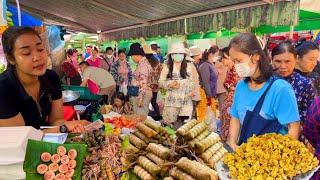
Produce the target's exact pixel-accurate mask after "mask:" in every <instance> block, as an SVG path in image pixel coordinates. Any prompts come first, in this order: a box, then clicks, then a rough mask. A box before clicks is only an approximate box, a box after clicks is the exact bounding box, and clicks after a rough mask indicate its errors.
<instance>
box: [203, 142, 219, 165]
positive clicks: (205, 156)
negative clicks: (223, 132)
mask: <svg viewBox="0 0 320 180" xmlns="http://www.w3.org/2000/svg"><path fill="white" fill-rule="evenodd" d="M222 146H223V145H222V143H221V142H219V143H216V144H214V145H213V146H211V147H210V148H209V149H207V150H206V151H205V152H204V153H202V154H201V155H200V157H201V159H202V160H204V161H205V162H208V161H209V159H210V158H211V157H212V156H213V155H214V154H215V153H216V152H217V151H218V150H219V149H220V148H221V147H222Z"/></svg>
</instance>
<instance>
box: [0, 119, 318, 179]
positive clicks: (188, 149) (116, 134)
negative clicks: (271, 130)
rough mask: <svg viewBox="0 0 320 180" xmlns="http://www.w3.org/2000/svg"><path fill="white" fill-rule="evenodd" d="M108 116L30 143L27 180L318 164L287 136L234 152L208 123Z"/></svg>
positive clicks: (186, 175)
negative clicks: (60, 135) (176, 123)
mask: <svg viewBox="0 0 320 180" xmlns="http://www.w3.org/2000/svg"><path fill="white" fill-rule="evenodd" d="M105 116H106V117H108V118H106V119H105V123H103V122H102V121H96V122H94V123H93V124H90V125H89V126H88V127H87V128H86V129H87V132H85V133H83V134H81V135H80V134H69V135H68V138H67V139H64V140H65V141H58V140H57V139H56V140H54V139H53V138H51V142H46V141H48V138H44V139H43V140H42V141H39V140H40V139H39V138H36V139H35V140H28V141H26V142H27V144H25V146H26V152H25V158H24V165H23V170H24V171H25V172H26V177H27V179H34V180H36V179H46V180H47V179H54V178H56V179H130V180H131V179H142V180H149V179H150V180H152V179H177V180H185V179H190V180H194V179H196V180H203V179H212V180H216V179H247V178H248V177H252V178H256V179H279V178H280V179H292V178H296V179H308V178H310V177H311V176H312V174H313V172H315V171H316V170H317V169H318V168H319V161H318V160H317V159H316V157H314V156H313V154H312V153H310V152H309V150H308V149H307V148H306V147H305V146H304V145H303V144H302V143H301V142H299V141H297V140H293V139H292V138H290V137H288V136H283V135H276V134H266V135H262V136H258V137H252V138H250V139H249V141H248V142H247V143H244V144H242V145H241V146H240V147H239V149H237V150H236V151H235V152H231V150H230V148H229V147H228V146H227V145H226V144H225V143H223V142H221V141H220V138H219V135H218V134H216V133H215V132H210V131H209V130H208V127H207V125H206V123H205V122H198V121H197V120H190V121H189V122H188V123H186V124H185V125H184V126H182V127H181V128H179V129H178V130H177V131H174V130H173V129H171V128H170V127H167V126H164V125H161V124H160V123H158V122H156V121H153V120H152V119H151V118H150V117H148V118H147V119H145V120H142V119H138V118H137V119H131V121H130V122H135V123H134V124H131V125H126V124H125V123H124V122H125V121H123V119H124V117H123V116H121V115H117V114H115V113H111V114H106V115H105ZM112 118H116V119H122V122H123V124H122V125H121V126H119V122H115V121H116V119H114V120H112ZM117 121H119V120H117ZM108 122H109V123H108ZM120 127H122V128H120ZM119 128H120V130H119ZM47 136H48V135H45V136H44V137H47ZM37 137H41V136H37ZM52 141H55V142H56V143H52ZM0 150H2V149H1V148H0ZM13 154H14V153H13Z"/></svg>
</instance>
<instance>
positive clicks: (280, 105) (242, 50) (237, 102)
mask: <svg viewBox="0 0 320 180" xmlns="http://www.w3.org/2000/svg"><path fill="white" fill-rule="evenodd" d="M264 48H265V44H264V43H263V41H262V40H260V39H257V37H256V36H255V35H253V34H251V33H242V34H239V35H238V36H236V37H235V38H233V39H232V40H231V42H230V51H229V55H230V58H231V60H233V61H234V62H235V68H236V71H237V74H238V75H239V77H241V78H245V79H244V80H242V81H240V82H239V83H238V85H237V87H236V90H235V95H234V101H233V105H232V107H231V112H230V114H231V116H232V119H231V121H230V130H229V132H230V134H229V137H228V141H227V143H228V144H229V145H230V147H231V148H232V149H234V150H235V149H237V147H238V144H241V143H243V142H246V141H247V140H248V138H250V137H251V136H253V135H254V134H256V135H262V134H265V133H271V132H275V133H282V134H285V133H288V135H289V136H291V137H293V138H296V139H297V138H298V137H299V129H300V122H299V121H300V118H299V112H298V106H297V101H296V97H295V94H294V91H293V89H292V86H291V85H290V84H289V83H288V82H286V81H285V80H282V79H276V78H275V77H274V76H272V74H273V71H272V67H271V65H270V60H269V59H268V56H267V55H266V53H265V52H264V50H263V49H264ZM286 131H288V132H286Z"/></svg>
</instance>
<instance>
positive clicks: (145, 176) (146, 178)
mask: <svg viewBox="0 0 320 180" xmlns="http://www.w3.org/2000/svg"><path fill="white" fill-rule="evenodd" d="M133 172H134V173H135V174H136V175H137V176H139V177H140V178H141V179H142V180H154V178H153V177H152V176H151V175H150V174H149V173H148V172H147V171H146V170H144V169H143V168H142V167H140V166H138V165H136V166H135V167H134V169H133Z"/></svg>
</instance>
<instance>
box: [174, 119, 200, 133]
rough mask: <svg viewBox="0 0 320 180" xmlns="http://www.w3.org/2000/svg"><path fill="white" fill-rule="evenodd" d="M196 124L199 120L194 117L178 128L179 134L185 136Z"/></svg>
mask: <svg viewBox="0 0 320 180" xmlns="http://www.w3.org/2000/svg"><path fill="white" fill-rule="evenodd" d="M196 124H198V120H196V119H193V120H191V121H189V122H187V123H186V124H185V125H183V126H181V127H180V128H179V129H178V130H177V134H179V135H181V136H185V135H186V134H187V132H188V131H189V130H190V129H191V128H193V127H194V126H195V125H196Z"/></svg>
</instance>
